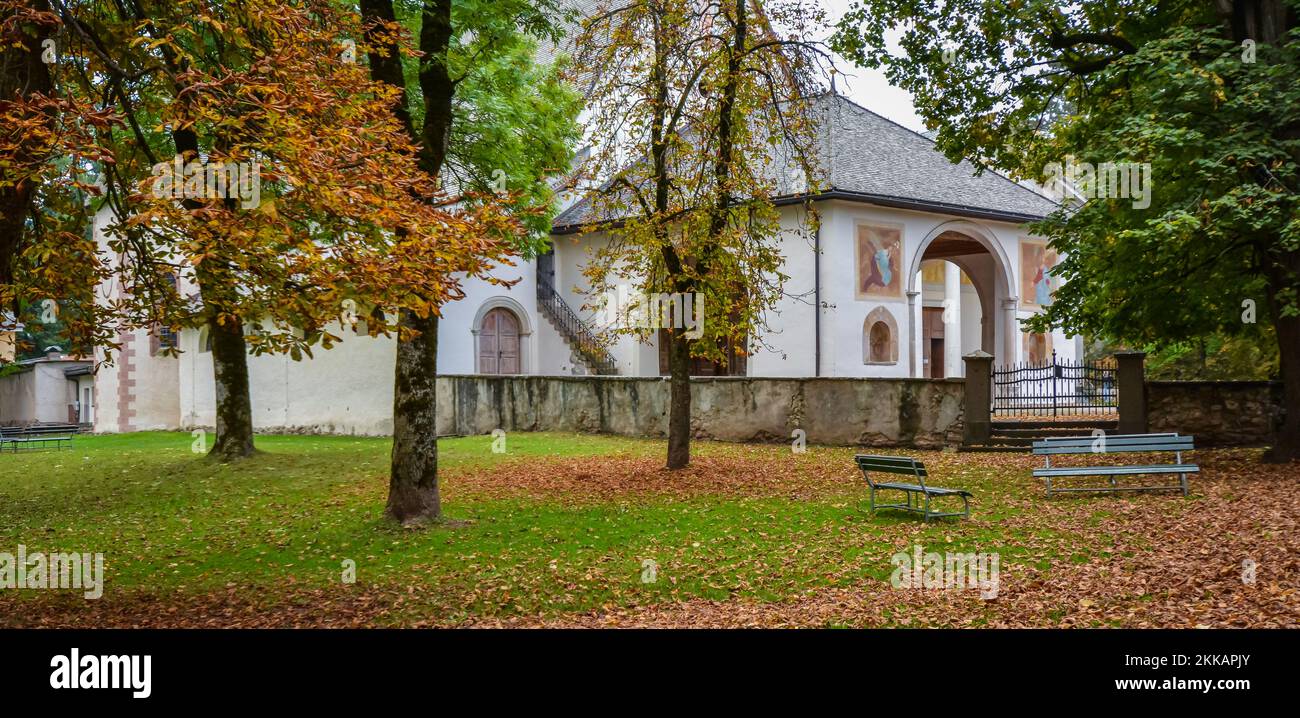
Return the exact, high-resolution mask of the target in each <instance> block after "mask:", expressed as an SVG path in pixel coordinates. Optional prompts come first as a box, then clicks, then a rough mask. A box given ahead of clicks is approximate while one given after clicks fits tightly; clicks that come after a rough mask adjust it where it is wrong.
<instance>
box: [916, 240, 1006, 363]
mask: <svg viewBox="0 0 1300 718" xmlns="http://www.w3.org/2000/svg"><path fill="white" fill-rule="evenodd" d="M936 259H939V260H943V261H946V262H951V263H952V264H953V265H955V266H957V267H958V268H960V269H961V271H962V272H963V273H964V274H965V275H966V276H967V277H968V278H969V279H970V283H971V284H972V285H974V289H975V294H976V296H977V297H978V299H979V308H980V315H981V318H980V322H981V326H980V341H979V348H980V349H981V350H983V351H985V352H987V353H989V354H991V355H993V356H994V357H996V360H995V361H996V362H998V363H1002V362H1007V361H1011V360H1012V358H1014V357H1015V356H1016V347H1015V345H1014V344H1013V343H1012V342H1014V341H1015V340H1016V338H1017V337H1018V334H1019V331H1018V326H1019V323H1018V321H1017V320H1016V314H1015V312H1016V308H1017V306H1018V301H1017V298H1016V296H1015V292H1014V287H1015V286H1016V285H1015V275H1014V274H1013V268H1012V264H1011V261H1010V258H1009V257H1007V255H1006V252H1005V250H1004V249H1003V246H1002V244H1001V242H1000V241H998V239H997V237H996V235H994V234H993V232H992V231H990V230H989V229H988V228H986V227H983V226H981V225H979V224H978V223H976V222H971V221H968V220H954V221H950V222H944V223H942V224H939V225H937V226H935V227H934V228H933V229H931V230H930V232H929V233H928V234H926V236H925V238H924V239H923V240H922V241H921V243H920V245H919V246H918V247H917V250H916V252H915V253H914V254H913V255H912V260H911V263H910V265H909V271H908V273H907V275H906V281H907V297H908V327H909V329H908V337H907V341H908V347H909V351H908V356H909V357H910V360H909V372H908V373H909V374H910V375H911V376H919V371H920V366H919V359H918V354H919V352H918V351H917V343H918V341H920V340H921V339H922V337H921V336H920V334H921V332H922V328H921V327H920V326H919V324H918V319H917V315H918V314H920V313H921V307H920V306H918V305H919V304H920V303H921V287H920V285H919V284H918V283H917V275H918V274H919V273H920V270H921V263H922V262H924V261H927V260H936Z"/></svg>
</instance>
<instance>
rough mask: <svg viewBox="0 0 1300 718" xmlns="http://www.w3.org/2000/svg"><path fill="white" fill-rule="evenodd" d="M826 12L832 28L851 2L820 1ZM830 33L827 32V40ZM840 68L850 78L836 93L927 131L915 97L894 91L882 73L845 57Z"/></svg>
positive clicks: (843, 80)
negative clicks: (916, 107)
mask: <svg viewBox="0 0 1300 718" xmlns="http://www.w3.org/2000/svg"><path fill="white" fill-rule="evenodd" d="M816 1H817V2H818V3H820V4H821V6H822V7H823V8H825V10H826V15H827V21H828V22H829V23H831V24H832V25H833V24H834V23H836V22H838V21H839V19H840V17H842V16H843V15H844V13H845V12H847V11H848V9H849V4H850V2H851V0H816ZM829 37H830V29H829V28H828V29H827V31H826V37H824V38H822V39H827V38H829ZM836 66H837V67H838V68H839V70H840V71H841V72H842V73H844V74H845V75H849V77H845V76H843V75H841V76H840V77H839V78H837V79H836V81H835V86H836V89H838V90H839V91H840V93H841V94H843V95H846V96H847V97H848V98H849V99H851V100H853V101H854V102H856V103H858V104H859V105H862V106H863V107H865V108H867V109H868V110H871V111H872V112H875V113H876V114H878V115H884V116H885V117H887V118H889V119H891V120H893V121H894V122H897V123H898V124H900V125H903V126H904V127H906V128H908V129H911V130H915V131H917V132H924V131H925V124H924V123H923V122H921V118H920V117H918V116H917V114H916V111H915V110H913V109H912V95H911V94H910V93H908V92H904V91H903V90H900V89H898V88H897V87H894V86H893V85H890V84H889V81H888V80H886V79H885V74H884V73H883V72H880V71H879V70H870V69H867V68H863V67H858V66H857V65H853V64H850V63H849V62H848V61H847V60H845V59H844V58H842V57H837V58H836Z"/></svg>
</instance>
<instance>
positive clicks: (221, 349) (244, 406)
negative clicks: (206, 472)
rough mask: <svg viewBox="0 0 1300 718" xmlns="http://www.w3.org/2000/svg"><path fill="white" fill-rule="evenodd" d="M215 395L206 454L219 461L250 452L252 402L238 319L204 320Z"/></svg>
mask: <svg viewBox="0 0 1300 718" xmlns="http://www.w3.org/2000/svg"><path fill="white" fill-rule="evenodd" d="M208 331H209V332H211V333H212V376H213V379H214V380H215V383H216V395H217V440H216V442H215V443H214V444H213V445H212V450H211V451H209V452H208V456H209V457H211V458H213V459H218V460H220V461H231V460H234V459H243V458H246V457H248V456H252V455H253V406H252V402H251V401H250V399H249V390H248V347H247V345H245V343H244V326H243V324H242V323H241V322H240V321H239V320H238V319H235V320H233V321H227V322H226V323H225V324H224V325H221V324H217V323H216V322H215V321H212V322H209V323H208Z"/></svg>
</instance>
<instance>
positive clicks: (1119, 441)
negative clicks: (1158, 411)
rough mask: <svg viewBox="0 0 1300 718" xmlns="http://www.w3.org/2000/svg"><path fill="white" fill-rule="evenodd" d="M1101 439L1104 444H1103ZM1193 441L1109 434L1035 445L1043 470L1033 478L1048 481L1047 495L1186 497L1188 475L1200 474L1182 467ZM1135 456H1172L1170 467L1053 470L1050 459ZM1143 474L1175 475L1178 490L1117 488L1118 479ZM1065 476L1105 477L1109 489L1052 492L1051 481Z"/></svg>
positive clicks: (1196, 469)
mask: <svg viewBox="0 0 1300 718" xmlns="http://www.w3.org/2000/svg"><path fill="white" fill-rule="evenodd" d="M1102 439H1104V441H1102ZM1194 448H1195V446H1193V441H1192V437H1190V436H1180V435H1179V434H1112V435H1109V436H1104V435H1097V436H1070V437H1061V438H1057V439H1043V440H1041V441H1035V442H1034V454H1035V455H1036V456H1042V457H1043V460H1044V462H1045V463H1044V465H1043V468H1041V469H1034V476H1038V477H1041V478H1043V479H1046V480H1047V495H1048V496H1051V495H1052V494H1053V493H1054V492H1068V491H1175V490H1181V491H1182V492H1183V496H1186V495H1187V475H1188V474H1194V473H1197V472H1199V471H1200V467H1198V466H1197V465H1196V464H1184V463H1183V452H1184V451H1191V450H1192V449H1194ZM1136 452H1173V454H1174V463H1172V464H1144V465H1137V464H1128V465H1118V466H1052V457H1053V456H1061V455H1071V454H1126V453H1136ZM1142 474H1178V475H1179V485H1177V486H1120V485H1119V484H1118V483H1117V482H1116V481H1115V478H1116V477H1118V476H1136V475H1142ZM1066 476H1105V477H1108V478H1109V480H1110V481H1109V483H1110V485H1109V486H1085V487H1071V488H1057V489H1053V488H1052V479H1054V478H1058V477H1066Z"/></svg>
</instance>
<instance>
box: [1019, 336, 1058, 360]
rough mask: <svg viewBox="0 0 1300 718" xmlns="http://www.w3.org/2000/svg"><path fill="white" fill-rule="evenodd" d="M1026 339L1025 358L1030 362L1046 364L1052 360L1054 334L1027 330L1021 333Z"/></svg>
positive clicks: (1024, 339)
mask: <svg viewBox="0 0 1300 718" xmlns="http://www.w3.org/2000/svg"><path fill="white" fill-rule="evenodd" d="M1021 336H1022V337H1023V341H1024V354H1023V355H1022V356H1023V357H1024V360H1025V361H1026V362H1028V363H1030V364H1046V363H1047V362H1049V361H1051V360H1052V335H1051V334H1044V333H1041V332H1026V333H1024V334H1022V335H1021Z"/></svg>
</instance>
